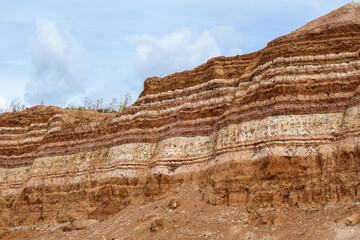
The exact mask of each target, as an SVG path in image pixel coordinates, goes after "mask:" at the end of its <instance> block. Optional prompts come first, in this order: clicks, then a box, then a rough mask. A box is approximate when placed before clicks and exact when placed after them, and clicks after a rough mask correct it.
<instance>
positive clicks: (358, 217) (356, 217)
mask: <svg viewBox="0 0 360 240" xmlns="http://www.w3.org/2000/svg"><path fill="white" fill-rule="evenodd" d="M359 222H360V213H353V214H352V215H350V216H348V217H347V218H346V219H345V224H346V225H347V226H354V225H355V224H357V223H359Z"/></svg>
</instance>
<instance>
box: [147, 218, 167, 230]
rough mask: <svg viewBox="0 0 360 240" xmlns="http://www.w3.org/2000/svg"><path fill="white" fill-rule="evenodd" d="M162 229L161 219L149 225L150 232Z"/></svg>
mask: <svg viewBox="0 0 360 240" xmlns="http://www.w3.org/2000/svg"><path fill="white" fill-rule="evenodd" d="M163 228H164V221H163V220H162V219H156V220H155V221H153V222H152V223H151V225H150V231H151V232H157V231H159V230H161V229H163Z"/></svg>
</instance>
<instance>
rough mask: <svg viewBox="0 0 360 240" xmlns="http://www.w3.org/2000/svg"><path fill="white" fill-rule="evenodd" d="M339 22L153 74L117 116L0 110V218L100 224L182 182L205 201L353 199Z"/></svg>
mask: <svg viewBox="0 0 360 240" xmlns="http://www.w3.org/2000/svg"><path fill="white" fill-rule="evenodd" d="M339 26H341V27H339ZM339 26H337V25H334V26H332V27H331V28H330V27H329V28H324V29H322V28H321V29H322V32H316V34H315V33H313V32H311V31H310V32H306V31H304V32H302V33H299V32H296V37H294V36H295V35H294V34H295V33H291V34H290V35H288V36H283V37H280V38H278V39H275V40H274V41H272V42H270V43H269V44H268V46H267V47H266V48H264V49H262V50H260V51H258V52H255V53H251V54H246V55H241V56H235V57H228V58H226V57H218V58H214V59H211V60H209V61H208V62H207V63H205V64H203V65H201V66H199V67H197V68H195V69H193V70H190V71H185V72H182V73H175V74H172V75H170V76H167V77H165V78H157V77H153V78H148V79H147V80H146V81H145V83H144V91H143V92H142V93H141V95H140V97H139V98H138V99H137V101H136V102H135V103H134V104H133V105H132V106H130V107H129V108H127V109H126V110H124V111H122V112H120V113H118V114H101V113H96V112H92V111H73V110H65V109H61V108H57V107H45V106H37V107H34V108H31V109H27V110H25V111H23V112H20V113H4V114H2V115H0V226H3V225H4V226H9V225H31V224H39V223H45V222H66V221H69V222H71V221H77V220H83V219H90V218H98V219H99V218H102V217H104V216H108V215H111V214H113V213H115V212H117V211H119V210H121V209H122V208H123V207H125V206H126V205H127V204H129V202H130V201H136V200H138V199H142V200H143V201H149V200H153V199H155V197H156V196H157V195H160V194H163V193H165V192H167V191H170V190H171V189H174V188H175V187H179V186H183V185H184V184H194V185H197V186H198V187H199V188H200V190H201V193H202V194H203V199H204V200H205V201H207V202H210V203H213V204H219V203H227V204H234V205H239V204H244V205H246V206H253V204H254V203H256V204H258V205H257V206H265V205H266V204H267V205H266V206H270V207H271V206H274V204H275V203H274V202H276V204H280V203H283V204H285V205H287V206H291V205H295V204H298V206H301V204H303V205H304V206H305V205H308V206H311V204H312V203H314V202H315V203H319V204H323V203H326V202H330V201H335V202H341V201H358V200H359V201H360V196H358V195H360V194H358V193H357V191H358V189H359V192H360V182H359V180H358V179H359V177H360V174H359V172H360V169H359V168H360V167H359V166H360V163H359V161H360V160H359V157H358V156H359V154H360V144H359V143H360V142H359V141H360V121H359V119H360V87H359V85H360V51H359V49H360V41H359V40H360V25H357V24H349V25H346V26H342V25H339ZM319 189H320V190H319ZM334 189H336V194H334ZM321 194H322V195H321ZM330 195H336V197H335V198H332V197H329V196H330ZM358 198H359V199H358ZM253 199H255V200H253ZM275 199H277V200H276V201H275ZM334 199H335V200H334ZM357 199H358V200H357ZM142 200H138V201H142ZM280 205H281V204H280Z"/></svg>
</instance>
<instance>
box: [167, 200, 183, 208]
mask: <svg viewBox="0 0 360 240" xmlns="http://www.w3.org/2000/svg"><path fill="white" fill-rule="evenodd" d="M168 207H169V208H170V209H172V210H174V209H176V208H178V207H180V201H179V200H177V199H171V200H170V202H169V204H168Z"/></svg>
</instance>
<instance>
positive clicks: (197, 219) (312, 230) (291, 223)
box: [0, 190, 360, 240]
mask: <svg viewBox="0 0 360 240" xmlns="http://www.w3.org/2000/svg"><path fill="white" fill-rule="evenodd" d="M86 224H91V225H89V226H87V227H86V228H84V226H83V225H82V227H78V226H79V224H78V223H74V224H73V225H71V226H70V227H69V226H64V225H61V224H58V225H52V226H32V227H28V228H24V229H19V228H12V229H10V230H9V229H2V230H0V236H1V238H2V239H12V240H15V239H46V240H47V239H54V240H55V239H56V240H57V239H108V240H115V239H166V240H170V239H247V240H250V239H286V240H290V239H307V240H312V239H313V240H320V239H329V240H330V239H360V205H359V204H350V205H337V206H327V207H325V208H322V209H306V210H304V209H294V208H281V209H259V210H256V211H254V210H250V211H247V210H246V208H245V207H229V206H224V205H222V206H214V205H210V204H207V203H205V202H204V201H202V200H201V196H200V193H199V191H197V190H189V191H182V192H175V193H169V194H168V195H167V196H165V197H163V198H162V199H160V200H158V201H156V202H153V203H150V204H147V205H143V206H130V207H128V208H126V209H124V210H123V211H121V212H119V213H117V214H115V215H114V216H111V217H110V218H108V219H106V220H103V221H94V220H93V221H88V222H86ZM74 228H75V229H79V228H84V229H80V230H73V229H74Z"/></svg>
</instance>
